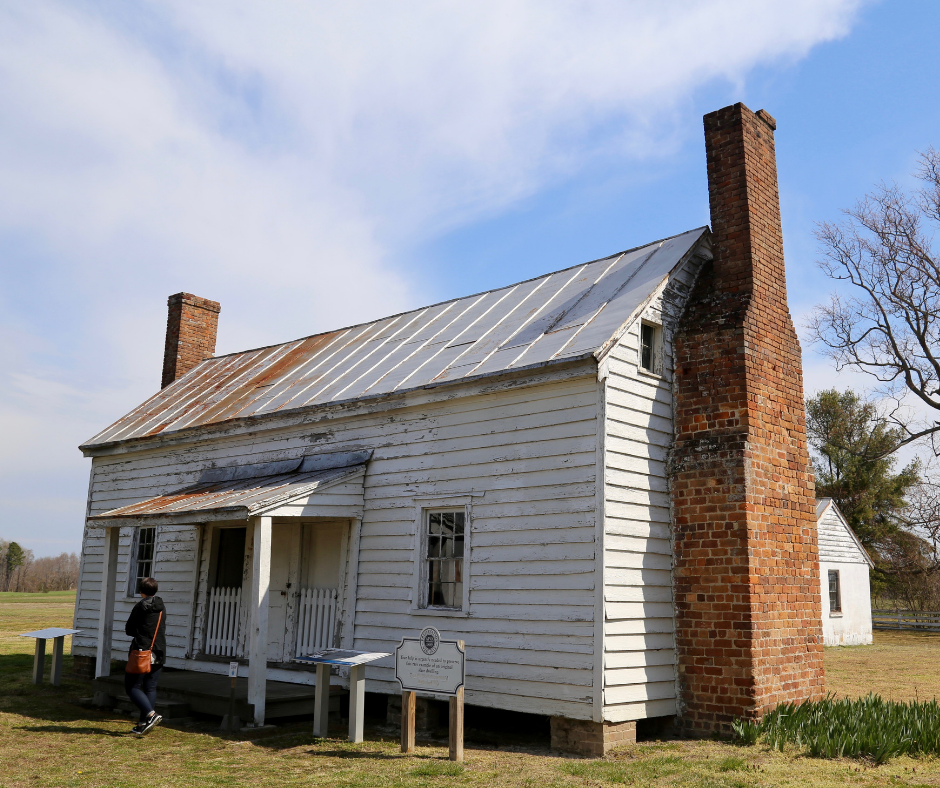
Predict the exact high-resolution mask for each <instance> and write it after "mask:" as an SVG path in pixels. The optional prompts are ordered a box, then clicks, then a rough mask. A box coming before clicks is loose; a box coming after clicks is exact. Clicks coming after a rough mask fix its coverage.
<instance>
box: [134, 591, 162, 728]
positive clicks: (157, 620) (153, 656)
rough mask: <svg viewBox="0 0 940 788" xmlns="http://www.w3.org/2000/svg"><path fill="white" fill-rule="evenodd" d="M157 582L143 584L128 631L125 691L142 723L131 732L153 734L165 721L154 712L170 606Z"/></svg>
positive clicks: (139, 722)
mask: <svg viewBox="0 0 940 788" xmlns="http://www.w3.org/2000/svg"><path fill="white" fill-rule="evenodd" d="M157 591H158V587H157V581H156V580H154V579H153V578H152V577H147V578H144V579H143V580H141V581H140V595H141V597H142V599H141V600H140V602H138V603H137V604H136V605H134V609H133V610H132V611H131V614H130V617H129V618H128V619H127V623H126V624H125V625H124V632H125V633H126V634H128V635H130V636H131V638H132V640H131V653H130V654H129V655H128V662H127V672H126V673H125V674H124V690H125V692H127V696H128V697H129V698H130V699H131V702H132V703H133V704H134V705H135V706H136V707H137V708H138V709H140V720H139V721H138V723H137V725H135V726H134V727H133V728H132V729H131V733H135V734H137V735H138V736H143V735H144V734H146V733H150V731H151V730H153V728H154V727H155V726H156V725H157V724H159V722H160V720H162V719H163V717H161V716H160V715H159V714H157V712H156V711H155V710H154V706H155V705H156V703H157V681H158V680H159V679H160V670H161V669H162V668H163V662H164V660H165V659H166V607H165V606H164V604H163V600H162V599H160V597H158V596H156V593H157Z"/></svg>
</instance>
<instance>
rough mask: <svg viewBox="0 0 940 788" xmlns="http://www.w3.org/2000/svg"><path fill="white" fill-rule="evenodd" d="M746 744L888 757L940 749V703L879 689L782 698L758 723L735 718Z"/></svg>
mask: <svg viewBox="0 0 940 788" xmlns="http://www.w3.org/2000/svg"><path fill="white" fill-rule="evenodd" d="M731 727H732V730H733V731H734V734H735V737H736V738H737V739H738V740H739V741H740V742H741V743H743V744H754V743H756V742H757V741H758V739H760V740H762V741H763V742H764V743H766V744H767V745H769V746H770V747H771V748H773V749H778V750H783V749H784V747H786V746H787V745H793V746H794V747H797V748H799V749H802V750H805V751H806V752H807V753H808V754H809V755H812V756H814V757H817V758H870V759H871V760H873V761H874V762H875V763H884V762H885V761H887V760H888V759H889V758H892V757H895V756H897V755H940V705H938V704H937V701H936V700H932V701H925V702H918V701H912V702H910V703H898V702H895V701H890V700H884V699H883V698H881V697H879V696H878V695H868V696H867V697H864V698H853V699H841V700H836V699H834V698H832V697H831V696H830V697H827V698H825V699H823V700H819V701H806V702H804V703H800V704H799V705H797V704H795V703H784V704H781V705H780V706H778V707H777V708H776V709H774V710H773V711H772V712H770V713H769V714H767V715H766V716H765V717H764V719H763V720H762V721H761V722H760V724H759V725H755V724H754V723H752V722H748V721H746V720H735V721H734V723H732V726H731Z"/></svg>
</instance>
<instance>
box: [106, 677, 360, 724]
mask: <svg viewBox="0 0 940 788" xmlns="http://www.w3.org/2000/svg"><path fill="white" fill-rule="evenodd" d="M93 687H94V690H95V692H101V693H105V694H107V695H110V696H111V697H113V698H115V699H122V698H126V695H125V694H124V674H123V673H113V674H111V675H110V676H103V677H101V678H97V679H95V681H94V684H93ZM230 687H231V679H230V678H229V677H228V676H223V675H219V674H216V673H200V672H198V671H194V670H164V672H163V673H162V674H161V675H160V683H159V684H158V686H157V702H158V703H159V702H160V701H175V702H177V703H186V704H187V705H188V706H189V708H190V710H191V711H193V712H196V713H199V714H211V715H215V716H218V717H223V716H225V715H226V714H228V707H229V689H230ZM348 694H349V692H348V690H345V689H343V688H342V687H340V686H339V685H336V684H334V685H332V686H331V687H330V711H331V712H338V711H339V709H340V698H341V697H343V696H344V695H348ZM264 697H265V700H264V704H265V714H264V716H265V719H268V720H274V719H278V718H282V717H297V716H305V715H310V716H312V715H313V700H314V697H315V688H314V687H312V686H310V685H307V684H291V683H290V682H287V681H268V682H267V684H266V685H265V693H264ZM254 713H255V710H254V704H253V703H249V702H248V679H247V678H246V677H240V678H237V679H235V714H236V716H238V717H240V718H241V719H242V720H251V719H253V718H254Z"/></svg>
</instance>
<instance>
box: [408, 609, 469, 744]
mask: <svg viewBox="0 0 940 788" xmlns="http://www.w3.org/2000/svg"><path fill="white" fill-rule="evenodd" d="M466 662H467V661H466V652H465V650H464V642H463V641H462V640H442V639H441V633H440V632H438V631H437V630H436V629H435V628H434V627H425V628H424V629H423V630H421V634H420V635H418V637H416V638H402V640H401V643H400V644H399V645H398V647H397V648H396V649H395V678H396V679H398V683H399V684H401V689H402V693H401V751H402V752H405V753H408V752H414V747H415V701H416V697H415V696H416V693H418V692H426V693H433V694H435V695H450V737H449V738H450V759H451V760H452V761H462V760H463V685H464V681H465V679H466V675H467V665H466Z"/></svg>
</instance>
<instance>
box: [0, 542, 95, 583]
mask: <svg viewBox="0 0 940 788" xmlns="http://www.w3.org/2000/svg"><path fill="white" fill-rule="evenodd" d="M78 566H79V559H78V556H77V555H76V554H75V553H61V554H60V555H57V556H48V557H45V558H35V557H34V556H33V551H32V550H25V549H23V547H21V546H20V545H19V544H17V543H16V542H6V541H4V540H2V539H0V591H31V592H35V591H70V590H72V589H74V588H76V587H77V586H78Z"/></svg>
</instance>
